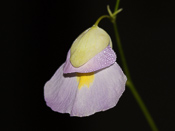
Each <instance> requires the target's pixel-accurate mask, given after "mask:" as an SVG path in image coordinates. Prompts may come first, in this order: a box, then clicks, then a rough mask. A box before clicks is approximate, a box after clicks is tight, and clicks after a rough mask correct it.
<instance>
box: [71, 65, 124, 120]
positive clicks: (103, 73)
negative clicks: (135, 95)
mask: <svg viewBox="0 0 175 131" xmlns="http://www.w3.org/2000/svg"><path fill="white" fill-rule="evenodd" d="M126 80H127V79H126V76H125V75H124V74H123V71H122V70H121V68H120V67H119V65H118V64H117V63H114V64H113V65H111V66H110V67H108V68H105V69H103V70H100V71H98V72H96V73H95V80H94V83H93V85H92V86H90V87H89V88H87V87H82V88H81V89H80V90H78V92H77V95H76V99H75V101H74V106H73V109H72V112H71V116H80V117H81V116H89V115H92V114H94V113H95V112H99V111H105V110H107V109H110V108H112V107H114V106H115V105H116V104H117V102H118V100H119V98H120V97H121V95H122V93H123V92H124V90H125V83H126Z"/></svg>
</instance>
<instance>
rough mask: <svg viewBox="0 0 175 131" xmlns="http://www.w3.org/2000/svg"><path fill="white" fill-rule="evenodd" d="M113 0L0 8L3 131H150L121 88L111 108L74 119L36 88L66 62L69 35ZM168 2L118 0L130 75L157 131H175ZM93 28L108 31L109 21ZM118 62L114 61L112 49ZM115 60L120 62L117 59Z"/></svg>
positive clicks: (40, 0) (46, 0)
mask: <svg viewBox="0 0 175 131" xmlns="http://www.w3.org/2000/svg"><path fill="white" fill-rule="evenodd" d="M107 4H109V5H110V7H111V9H112V10H113V9H114V6H115V0H113V1H112V0H103V1H102V0H88V1H83V0H77V1H59V0H57V1H53V0H35V1H34V0H33V1H31V0H28V1H27V0H25V1H6V3H2V4H1V6H2V8H1V9H2V11H1V14H2V15H1V22H3V23H2V24H1V41H2V42H1V53H3V54H2V55H1V57H2V58H1V66H2V67H1V95H0V96H1V110H2V111H1V119H2V121H1V124H2V126H1V127H0V128H2V130H3V131H6V130H7V131H11V130H13V131H31V130H32V131H35V130H36V131H45V130H46V131H51V130H58V131H59V130H68V129H70V130H75V131H79V130H81V131H82V130H83V131H98V130H101V131H106V130H108V131H113V130H116V131H128V130H135V131H149V130H150V128H149V125H148V124H147V122H146V120H145V118H144V116H143V114H142V112H141V110H140V109H139V107H138V105H137V103H136V101H135V100H134V98H133V96H132V94H131V92H130V90H129V89H128V88H126V91H125V92H124V94H123V96H122V97H121V99H120V101H119V103H118V104H117V106H116V107H114V108H112V109H110V110H108V111H105V112H100V113H96V114H95V115H92V116H90V117H85V118H76V117H69V115H68V114H60V113H56V112H53V111H52V110H51V109H50V108H49V107H47V106H46V104H45V101H44V98H43V86H44V84H45V82H46V81H47V80H48V79H50V77H51V76H52V75H53V73H54V72H55V71H56V69H57V68H58V67H59V66H60V65H61V64H62V63H63V62H64V61H65V58H66V54H67V51H68V50H69V48H70V46H71V44H72V42H73V41H74V39H75V38H76V37H77V36H78V35H79V34H80V33H81V32H83V31H84V30H86V29H87V28H89V27H91V26H92V25H93V24H94V23H95V21H96V20H97V18H98V17H100V16H101V15H104V14H107V11H106V6H107ZM174 5H175V2H174V1H173V0H168V1H163V0H162V1H158V0H154V1H145V0H136V1H131V0H121V2H120V7H121V8H123V11H122V12H121V13H120V14H119V15H118V17H117V18H118V19H117V23H118V27H119V32H120V36H121V41H122V45H123V48H124V52H125V55H126V59H127V63H128V66H129V69H130V72H131V76H132V79H133V81H134V83H135V85H136V88H137V90H138V91H139V93H140V95H141V96H142V98H143V100H144V102H145V104H146V105H147V107H148V109H149V111H150V113H151V115H152V116H153V118H154V120H155V122H156V124H157V126H158V128H159V129H160V131H174V130H175V127H174V122H175V114H174V110H175V106H174V105H175V104H174V100H175V93H174V91H175V89H174V88H175V87H174V81H175V80H174V73H175V72H174V66H175V61H174V57H175V52H174V48H175V39H174V30H175V26H174V24H175V11H174ZM99 26H100V27H102V28H103V29H104V30H106V31H107V32H108V34H109V35H110V36H111V38H112V41H113V45H114V49H115V51H116V53H117V54H118V49H117V46H116V41H115V37H114V32H113V27H112V24H111V23H110V21H109V20H107V19H105V20H102V21H101V22H100V25H99ZM117 62H118V63H119V64H120V65H121V61H120V57H119V54H118V59H117ZM121 66H122V65H121Z"/></svg>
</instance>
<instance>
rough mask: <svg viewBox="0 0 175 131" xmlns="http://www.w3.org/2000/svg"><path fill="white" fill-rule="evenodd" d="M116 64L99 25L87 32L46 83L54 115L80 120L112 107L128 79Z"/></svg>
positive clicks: (75, 43) (108, 40) (45, 93)
mask: <svg viewBox="0 0 175 131" xmlns="http://www.w3.org/2000/svg"><path fill="white" fill-rule="evenodd" d="M115 61H116V54H115V52H114V51H113V49H112V42H111V39H110V36H109V35H108V34H107V33H106V32H105V31H104V30H103V29H101V28H99V27H98V26H92V27H91V28H90V29H87V30H86V31H84V32H83V33H82V34H81V35H80V36H79V37H78V38H77V39H76V40H75V41H74V42H73V44H72V46H71V48H70V50H69V51H68V54H67V59H66V62H65V63H63V64H62V65H61V66H60V67H59V68H58V70H57V71H56V72H55V74H54V75H53V76H52V78H51V79H50V80H49V81H48V82H47V83H46V84H45V86H44V97H45V101H46V104H47V105H48V106H49V107H50V108H51V109H52V110H54V111H56V112H60V113H69V114H70V115H71V116H79V117H83V116H89V115H92V114H94V113H96V112H99V111H105V110H107V109H110V108H112V107H114V106H115V105H116V104H117V102H118V100H119V98H120V97H121V95H122V93H123V92H124V90H125V84H126V80H127V79H126V76H125V75H124V73H123V71H122V70H121V68H120V67H119V65H118V64H117V63H116V62H115Z"/></svg>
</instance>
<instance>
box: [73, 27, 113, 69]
mask: <svg viewBox="0 0 175 131" xmlns="http://www.w3.org/2000/svg"><path fill="white" fill-rule="evenodd" d="M108 45H110V46H111V47H112V42H111V39H110V36H109V35H108V34H107V33H106V31H104V30H103V29H101V28H99V27H98V26H92V27H91V28H90V29H87V30H86V31H84V32H83V33H82V34H81V35H80V36H79V37H78V38H77V39H76V40H75V41H74V42H73V44H72V46H71V49H70V53H71V56H70V62H71V64H72V65H73V66H74V67H80V66H82V65H83V64H85V63H86V62H88V61H89V60H90V59H91V58H93V57H94V56H95V55H96V54H98V53H99V52H101V51H102V50H103V49H105V48H106V47H107V46H108Z"/></svg>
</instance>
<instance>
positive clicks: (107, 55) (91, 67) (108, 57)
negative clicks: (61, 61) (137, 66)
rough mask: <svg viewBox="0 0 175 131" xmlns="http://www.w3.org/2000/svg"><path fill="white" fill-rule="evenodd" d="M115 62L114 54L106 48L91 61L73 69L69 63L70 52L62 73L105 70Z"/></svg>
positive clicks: (110, 49)
mask: <svg viewBox="0 0 175 131" xmlns="http://www.w3.org/2000/svg"><path fill="white" fill-rule="evenodd" d="M115 61H116V54H115V52H114V51H113V50H112V48H111V47H110V46H107V47H106V48H105V49H104V50H103V51H101V52H100V53H98V54H97V55H96V56H94V57H93V58H92V59H90V60H89V61H88V62H87V63H85V64H84V65H83V66H80V67H78V68H75V67H73V66H72V64H71V62H70V51H69V52H68V55H67V59H66V63H65V66H64V73H73V72H79V73H89V72H94V71H98V70H100V69H103V68H106V67H108V66H110V65H112V64H114V62H115Z"/></svg>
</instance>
